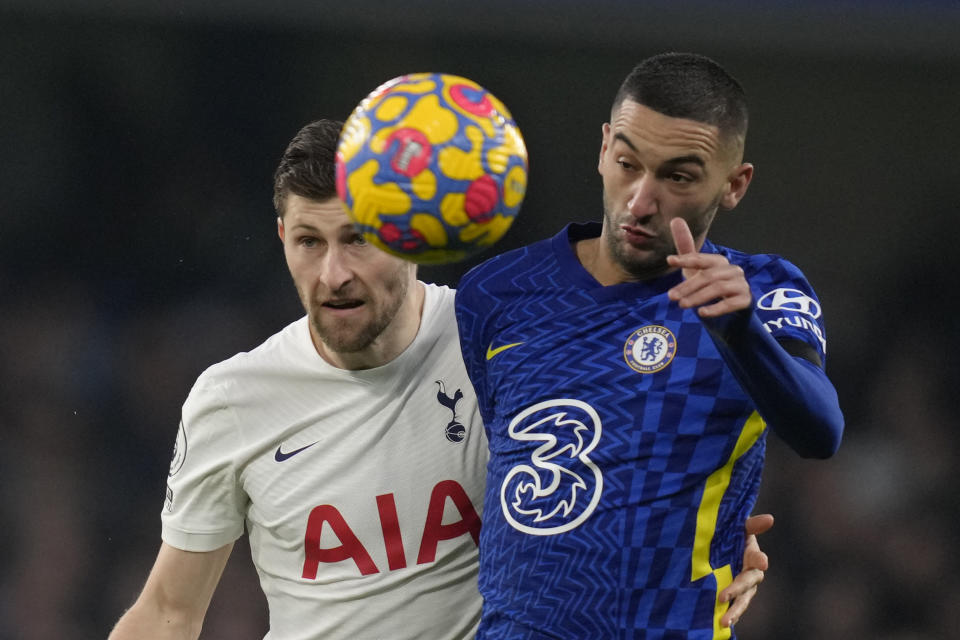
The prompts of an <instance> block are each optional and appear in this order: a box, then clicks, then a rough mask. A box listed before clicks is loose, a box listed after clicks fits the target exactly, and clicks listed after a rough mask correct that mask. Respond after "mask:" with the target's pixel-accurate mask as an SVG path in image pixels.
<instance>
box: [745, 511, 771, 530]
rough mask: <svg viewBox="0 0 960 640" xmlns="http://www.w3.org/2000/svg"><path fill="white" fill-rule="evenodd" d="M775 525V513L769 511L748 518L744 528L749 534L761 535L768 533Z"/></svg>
mask: <svg viewBox="0 0 960 640" xmlns="http://www.w3.org/2000/svg"><path fill="white" fill-rule="evenodd" d="M772 526H773V515H771V514H769V513H759V514H757V515H755V516H750V517H749V518H747V521H746V523H745V524H744V528H745V529H746V533H747V535H750V534H753V535H760V534H761V533H766V532H767V531H769V530H770V528H771V527H772Z"/></svg>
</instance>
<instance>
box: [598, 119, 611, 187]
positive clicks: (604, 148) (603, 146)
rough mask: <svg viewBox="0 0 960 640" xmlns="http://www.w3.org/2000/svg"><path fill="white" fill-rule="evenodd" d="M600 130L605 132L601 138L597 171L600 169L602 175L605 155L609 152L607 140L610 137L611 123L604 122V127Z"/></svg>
mask: <svg viewBox="0 0 960 640" xmlns="http://www.w3.org/2000/svg"><path fill="white" fill-rule="evenodd" d="M600 131H601V132H602V133H603V135H602V137H601V138H600V157H599V158H598V161H597V171H599V172H600V174H601V175H602V174H603V155H604V154H605V153H606V152H607V141H608V140H609V138H610V123H609V122H604V123H603V127H602V128H601V129H600Z"/></svg>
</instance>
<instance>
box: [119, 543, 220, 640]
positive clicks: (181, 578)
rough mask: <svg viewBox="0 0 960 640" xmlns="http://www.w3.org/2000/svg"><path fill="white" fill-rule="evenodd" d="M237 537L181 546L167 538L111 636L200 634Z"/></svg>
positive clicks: (175, 638)
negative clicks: (210, 547) (198, 547)
mask: <svg viewBox="0 0 960 640" xmlns="http://www.w3.org/2000/svg"><path fill="white" fill-rule="evenodd" d="M232 549H233V543H232V542H231V543H230V544H227V545H224V546H223V547H220V548H219V549H216V550H214V551H205V552H191V551H181V550H180V549H176V548H174V547H171V546H169V545H168V544H166V543H164V544H161V545H160V553H158V554H157V560H156V562H155V563H154V565H153V569H152V570H151V571H150V576H149V577H148V578H147V583H146V584H145V585H144V587H143V591H142V592H141V593H140V596H139V597H138V598H137V601H136V602H135V603H134V604H133V606H132V607H130V609H129V610H127V612H126V613H124V614H123V616H122V617H121V618H120V620H119V621H118V622H117V625H116V626H115V627H114V629H113V633H111V634H110V638H109V640H196V639H197V638H198V637H199V636H200V629H201V628H202V626H203V619H204V616H206V613H207V607H209V606H210V600H211V598H212V597H213V592H214V590H215V589H216V587H217V583H218V582H219V581H220V576H221V575H222V574H223V569H224V567H225V566H226V564H227V559H228V558H229V557H230V551H231V550H232Z"/></svg>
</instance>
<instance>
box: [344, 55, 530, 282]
mask: <svg viewBox="0 0 960 640" xmlns="http://www.w3.org/2000/svg"><path fill="white" fill-rule="evenodd" d="M336 169H337V193H338V195H339V196H340V200H342V201H343V203H344V205H345V206H346V209H347V213H348V214H349V216H350V218H351V219H352V220H353V222H354V224H355V225H356V227H357V229H358V230H359V231H360V233H361V234H362V235H363V237H364V238H365V239H366V240H367V242H370V243H371V244H373V245H375V246H377V247H379V248H380V249H382V250H383V251H386V252H387V253H390V254H393V255H395V256H399V257H401V258H405V259H407V260H410V261H413V262H417V263H420V264H442V263H449V262H457V261H459V260H464V259H466V258H468V257H470V256H472V255H474V254H476V253H478V252H480V251H482V250H483V249H485V248H487V247H489V246H491V245H492V244H494V243H495V242H497V241H498V240H499V239H500V238H502V237H503V235H504V234H505V233H506V232H507V229H509V228H510V225H511V224H512V223H513V220H514V218H515V217H516V216H517V213H518V212H519V210H520V204H521V203H522V201H523V197H524V194H525V193H526V187H527V151H526V147H525V146H524V143H523V138H522V136H521V135H520V129H519V128H518V127H517V125H516V123H515V122H514V121H513V118H512V117H511V115H510V112H509V111H508V110H507V108H506V107H505V106H504V104H503V103H502V102H500V101H499V100H498V99H497V98H496V97H494V96H493V95H492V94H491V93H489V92H488V91H486V90H485V89H484V88H483V87H481V86H480V85H478V84H477V83H476V82H473V81H472V80H468V79H466V78H462V77H460V76H455V75H449V74H444V73H414V74H409V75H405V76H401V77H399V78H394V79H393V80H390V81H389V82H386V83H384V84H383V85H381V86H380V87H378V88H377V89H376V90H374V91H373V92H372V93H371V94H370V95H368V96H367V97H366V98H365V99H364V100H363V101H362V102H361V103H360V104H359V105H358V106H357V108H356V109H354V111H353V113H352V114H351V115H350V117H349V118H348V119H347V121H346V123H345V125H344V127H343V131H342V132H341V134H340V140H339V143H338V145H337V156H336Z"/></svg>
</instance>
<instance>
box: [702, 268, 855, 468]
mask: <svg viewBox="0 0 960 640" xmlns="http://www.w3.org/2000/svg"><path fill="white" fill-rule="evenodd" d="M762 259H763V260H765V261H766V262H765V263H763V264H762V265H761V267H760V268H759V269H756V268H751V267H755V266H756V265H747V268H746V269H745V272H746V274H747V278H748V281H749V282H750V288H751V291H752V293H753V298H754V299H753V307H752V308H748V309H744V310H743V311H741V312H737V313H730V314H726V315H724V316H720V317H717V318H703V319H702V321H703V323H704V325H705V326H706V328H707V330H708V331H709V333H710V335H711V337H712V338H713V341H714V343H715V344H716V346H717V348H718V350H719V351H720V354H721V356H722V357H723V359H724V361H725V362H726V363H727V366H729V367H730V369H731V370H732V371H733V374H734V376H735V377H736V378H737V380H738V381H739V382H740V385H741V386H742V387H743V389H744V391H746V392H747V394H748V395H750V397H751V398H752V399H753V401H754V403H755V404H756V406H757V410H758V411H759V412H760V415H761V416H762V417H763V418H764V420H766V421H767V422H768V423H769V424H770V427H771V428H772V429H773V431H774V432H775V433H777V435H779V436H780V437H781V438H782V439H783V440H784V441H786V442H787V444H789V445H790V447H791V448H793V449H794V450H795V451H796V452H797V453H799V454H800V455H801V456H803V457H812V458H827V457H830V456H832V455H833V454H834V453H835V452H836V451H837V448H838V447H839V446H840V440H841V438H842V435H843V428H844V420H843V413H842V412H841V410H840V406H839V403H838V399H837V392H836V390H835V389H834V387H833V384H832V383H831V382H830V380H829V378H827V375H826V373H825V372H824V369H823V365H824V363H825V359H826V339H825V337H824V332H823V314H822V312H821V308H820V302H819V301H818V300H817V298H816V295H815V294H814V293H813V289H812V288H811V287H810V285H809V283H807V280H806V278H804V277H803V274H802V273H801V272H800V270H799V269H797V268H796V267H795V266H793V265H792V264H790V263H789V262H787V261H785V260H782V259H781V258H777V257H775V256H764V257H762ZM791 342H800V343H803V344H807V345H808V346H809V347H810V348H811V349H809V350H808V352H807V353H801V354H799V355H798V354H797V353H796V350H795V349H794V348H793V345H791V344H790V343H791ZM811 356H812V357H811Z"/></svg>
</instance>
